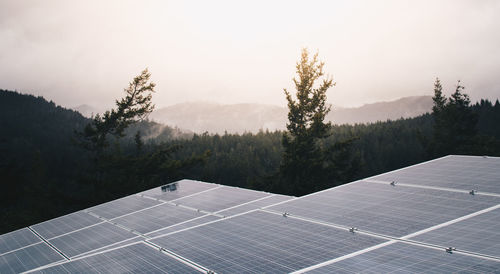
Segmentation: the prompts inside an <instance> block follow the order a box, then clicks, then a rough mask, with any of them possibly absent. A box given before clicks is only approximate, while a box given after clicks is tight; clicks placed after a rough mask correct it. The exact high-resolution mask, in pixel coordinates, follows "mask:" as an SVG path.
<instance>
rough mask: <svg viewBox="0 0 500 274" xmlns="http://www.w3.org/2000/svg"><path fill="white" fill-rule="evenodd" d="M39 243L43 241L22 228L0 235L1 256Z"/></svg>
mask: <svg viewBox="0 0 500 274" xmlns="http://www.w3.org/2000/svg"><path fill="white" fill-rule="evenodd" d="M38 242H41V240H40V238H38V237H37V236H36V235H35V234H33V232H31V231H30V230H29V229H27V228H21V229H18V230H16V231H12V232H9V233H6V234H3V235H0V254H3V253H5V252H9V251H12V250H15V249H18V248H21V247H24V246H27V245H30V244H34V243H38Z"/></svg>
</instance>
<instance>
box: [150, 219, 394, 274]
mask: <svg viewBox="0 0 500 274" xmlns="http://www.w3.org/2000/svg"><path fill="white" fill-rule="evenodd" d="M384 241H385V240H383V239H379V238H374V237H370V236H366V235H361V234H359V233H350V232H349V231H348V230H340V229H336V228H332V227H328V226H324V225H320V224H315V223H311V222H305V221H301V220H297V219H292V218H287V217H283V216H281V215H275V214H271V213H267V212H263V211H254V212H251V213H247V214H243V215H240V216H237V217H234V218H228V219H224V220H222V221H219V222H214V223H211V224H206V225H202V226H199V227H196V228H192V229H189V230H185V231H181V232H178V233H174V234H170V235H168V236H164V237H161V238H158V239H155V240H153V242H154V243H156V244H158V245H160V246H162V247H164V248H167V249H168V250H170V251H172V252H174V253H176V254H178V255H180V256H183V257H185V258H187V259H189V260H192V261H194V262H196V263H198V264H201V265H203V266H204V267H206V268H208V269H210V270H213V271H215V272H217V273H244V272H248V273H268V272H272V273H283V272H290V271H293V270H298V269H301V268H304V267H307V266H310V265H314V264H317V263H320V262H323V261H325V260H329V259H333V258H336V257H339V256H342V255H345V254H349V253H351V252H355V251H357V250H360V249H363V248H367V247H369V246H373V245H376V244H379V243H382V242H384Z"/></svg>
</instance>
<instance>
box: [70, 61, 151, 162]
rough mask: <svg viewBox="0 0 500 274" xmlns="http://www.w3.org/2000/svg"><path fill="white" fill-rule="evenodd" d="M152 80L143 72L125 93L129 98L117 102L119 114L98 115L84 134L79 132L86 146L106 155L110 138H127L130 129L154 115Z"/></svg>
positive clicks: (110, 112) (108, 112) (116, 112)
mask: <svg viewBox="0 0 500 274" xmlns="http://www.w3.org/2000/svg"><path fill="white" fill-rule="evenodd" d="M150 77H151V73H149V72H148V69H145V70H143V71H142V72H141V74H140V75H138V76H136V77H135V78H134V80H133V81H132V82H130V83H129V86H128V87H127V88H125V89H124V91H125V93H126V96H125V97H124V98H122V99H121V100H119V101H118V100H116V107H117V108H116V110H115V109H111V110H110V111H109V110H108V111H106V112H105V113H104V114H103V115H102V116H101V115H99V114H97V115H95V116H94V117H93V118H92V122H91V123H89V124H87V126H85V128H84V130H83V131H82V132H78V135H79V137H80V143H81V144H82V146H84V147H85V148H87V149H89V150H91V151H95V152H97V153H102V151H103V150H104V149H105V148H106V147H108V146H109V142H108V140H107V138H108V137H110V136H114V137H115V138H121V137H123V136H124V134H123V132H124V130H125V129H126V128H127V127H128V126H130V125H131V124H133V123H136V122H138V121H140V120H143V119H144V118H146V117H147V115H148V114H149V113H151V112H152V111H153V109H154V105H153V103H152V102H151V98H152V93H153V92H155V91H154V87H155V86H156V85H155V83H153V82H150V81H149V78H150Z"/></svg>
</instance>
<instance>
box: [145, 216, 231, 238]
mask: <svg viewBox="0 0 500 274" xmlns="http://www.w3.org/2000/svg"><path fill="white" fill-rule="evenodd" d="M215 220H221V218H220V217H217V216H215V215H213V214H206V215H203V216H200V217H196V218H194V219H191V220H188V221H185V222H180V223H177V224H175V225H171V226H167V227H164V228H160V229H157V230H153V231H151V232H148V233H146V234H144V236H145V237H146V238H148V239H151V238H154V237H158V236H164V235H166V234H169V233H171V232H175V231H180V230H184V229H188V228H191V227H194V226H199V225H203V224H205V223H208V222H212V221H215Z"/></svg>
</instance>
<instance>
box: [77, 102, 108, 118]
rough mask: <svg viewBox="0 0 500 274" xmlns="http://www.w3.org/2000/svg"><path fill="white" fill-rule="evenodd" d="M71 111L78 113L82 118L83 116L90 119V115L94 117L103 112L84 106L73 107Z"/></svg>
mask: <svg viewBox="0 0 500 274" xmlns="http://www.w3.org/2000/svg"><path fill="white" fill-rule="evenodd" d="M73 110H76V111H78V112H80V114H82V115H83V116H85V117H87V118H90V117H92V115H96V114H97V113H103V112H104V110H102V109H98V108H96V107H93V106H89V105H85V104H84V105H79V106H77V107H74V108H73Z"/></svg>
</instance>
